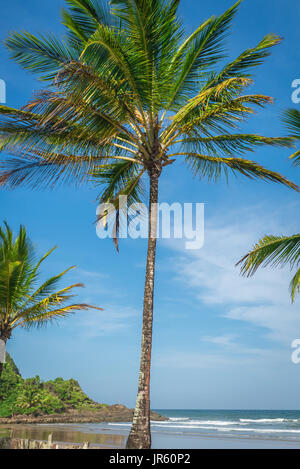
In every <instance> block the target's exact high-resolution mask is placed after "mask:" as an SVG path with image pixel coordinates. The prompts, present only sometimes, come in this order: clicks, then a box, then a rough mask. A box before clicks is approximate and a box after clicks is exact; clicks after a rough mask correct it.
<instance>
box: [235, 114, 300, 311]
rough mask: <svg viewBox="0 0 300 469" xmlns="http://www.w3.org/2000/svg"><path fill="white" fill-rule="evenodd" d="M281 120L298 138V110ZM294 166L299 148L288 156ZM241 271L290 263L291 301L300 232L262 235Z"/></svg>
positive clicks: (299, 268) (299, 262)
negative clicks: (291, 271) (291, 270)
mask: <svg viewBox="0 0 300 469" xmlns="http://www.w3.org/2000/svg"><path fill="white" fill-rule="evenodd" d="M282 120H283V122H284V123H285V124H286V127H287V129H288V130H289V132H290V136H291V137H292V138H296V139H300V111H298V110H297V109H288V110H286V111H285V112H284V114H283V119H282ZM290 159H291V160H293V164H294V165H295V166H299V165H300V150H298V151H296V152H295V153H293V154H292V155H291V156H290ZM240 264H241V272H242V274H243V275H247V276H248V277H250V276H252V275H254V273H255V272H256V271H257V269H258V268H259V267H260V266H262V267H266V266H268V265H270V266H273V267H277V266H281V267H283V266H285V265H287V264H289V265H290V267H291V269H296V272H295V274H294V276H293V278H292V280H291V283H290V292H291V298H292V302H294V300H295V297H296V294H298V293H299V292H300V234H295V235H293V236H273V235H268V236H264V237H263V238H262V239H261V240H259V241H258V243H257V244H255V246H254V247H253V249H252V250H251V251H250V252H248V254H246V256H244V257H243V259H241V260H240V261H239V262H238V264H237V265H240Z"/></svg>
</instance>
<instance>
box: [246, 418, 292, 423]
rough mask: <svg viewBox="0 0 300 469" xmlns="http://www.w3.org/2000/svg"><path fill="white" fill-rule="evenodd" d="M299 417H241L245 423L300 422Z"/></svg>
mask: <svg viewBox="0 0 300 469" xmlns="http://www.w3.org/2000/svg"><path fill="white" fill-rule="evenodd" d="M298 421H299V419H284V418H280V419H240V422H244V423H282V422H298Z"/></svg>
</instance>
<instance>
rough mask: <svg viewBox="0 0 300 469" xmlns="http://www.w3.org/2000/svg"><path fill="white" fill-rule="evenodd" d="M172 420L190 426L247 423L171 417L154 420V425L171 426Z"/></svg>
mask: <svg viewBox="0 0 300 469" xmlns="http://www.w3.org/2000/svg"><path fill="white" fill-rule="evenodd" d="M170 421H171V423H172V422H174V423H175V422H176V423H177V424H178V425H180V424H181V423H182V424H183V425H188V426H194V425H217V426H221V427H223V426H224V427H225V426H227V425H246V424H245V423H242V422H238V421H235V422H232V421H229V420H190V419H186V420H183V419H176V420H175V419H170V420H169V421H166V422H152V423H153V425H161V424H163V425H164V426H165V425H167V426H169V425H170ZM183 425H180V426H183ZM187 428H188V427H187Z"/></svg>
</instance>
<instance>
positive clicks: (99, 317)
mask: <svg viewBox="0 0 300 469" xmlns="http://www.w3.org/2000/svg"><path fill="white" fill-rule="evenodd" d="M137 317H138V311H136V310H135V309H133V308H130V307H124V306H121V305H119V306H116V305H106V306H105V309H104V311H92V310H90V311H87V312H82V313H81V315H80V316H78V320H77V321H76V326H75V327H76V328H77V329H80V334H81V335H82V336H84V337H85V338H88V339H90V338H93V337H99V336H103V335H111V334H115V333H118V332H119V331H124V330H126V329H128V328H129V327H131V326H132V323H133V321H135V320H136V318H137Z"/></svg>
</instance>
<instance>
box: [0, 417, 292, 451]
mask: <svg viewBox="0 0 300 469" xmlns="http://www.w3.org/2000/svg"><path fill="white" fill-rule="evenodd" d="M50 434H53V440H54V441H55V442H57V443H76V444H83V443H85V442H89V443H90V445H91V447H97V448H98V449H123V448H124V447H125V443H126V438H127V436H128V430H127V429H126V430H125V429H124V430H121V431H120V429H119V428H118V429H117V430H114V428H113V427H109V424H106V423H103V424H75V425H73V424H59V425H57V424H53V425H10V426H0V437H1V436H11V437H13V438H22V439H33V440H41V441H42V440H43V441H47V439H48V436H49V435H50ZM152 441H153V444H152V449H300V445H299V443H297V442H295V441H292V440H288V439H286V440H284V441H279V440H278V439H271V438H266V437H263V438H258V437H253V438H247V437H244V436H234V437H232V436H228V437H227V436H222V437H221V436H218V435H217V434H216V433H213V432H212V433H210V434H209V433H207V434H206V435H201V436H200V435H193V434H185V435H179V434H178V435H174V434H171V433H169V434H168V433H167V432H164V431H161V432H159V431H155V432H153V433H152Z"/></svg>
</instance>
